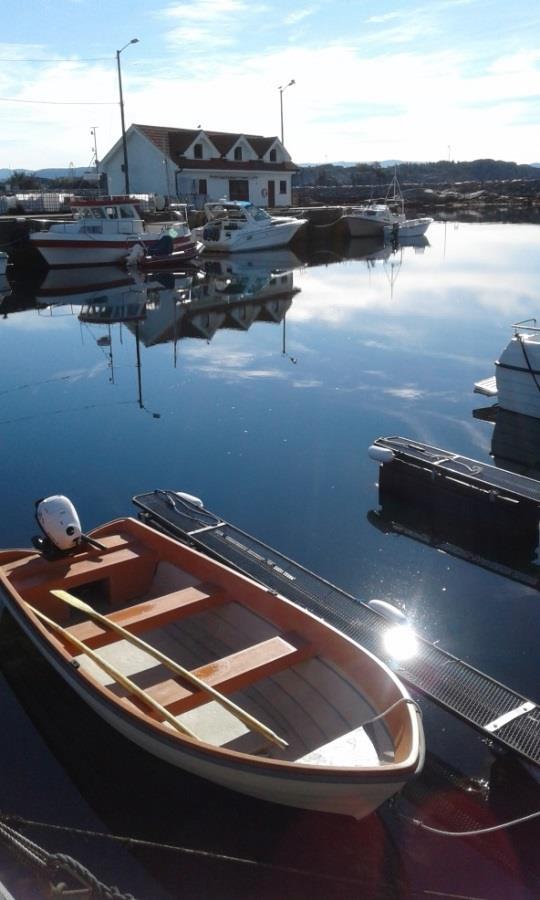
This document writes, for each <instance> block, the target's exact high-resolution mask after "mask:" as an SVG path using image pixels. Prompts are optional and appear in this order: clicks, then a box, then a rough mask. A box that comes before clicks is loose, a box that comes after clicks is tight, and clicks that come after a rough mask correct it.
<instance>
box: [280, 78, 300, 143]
mask: <svg viewBox="0 0 540 900" xmlns="http://www.w3.org/2000/svg"><path fill="white" fill-rule="evenodd" d="M291 84H296V81H295V80H294V78H291V80H290V81H289V83H288V84H285V85H282V86H281V87H278V91H279V109H280V113H281V143H282V144H283V91H286V90H287V88H288V87H290V86H291Z"/></svg>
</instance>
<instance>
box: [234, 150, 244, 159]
mask: <svg viewBox="0 0 540 900" xmlns="http://www.w3.org/2000/svg"><path fill="white" fill-rule="evenodd" d="M234 158H235V159H242V148H241V147H235V148H234Z"/></svg>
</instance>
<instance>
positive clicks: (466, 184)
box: [293, 178, 540, 210]
mask: <svg viewBox="0 0 540 900" xmlns="http://www.w3.org/2000/svg"><path fill="white" fill-rule="evenodd" d="M401 189H402V192H403V196H404V199H405V202H406V204H407V206H409V205H412V206H414V207H415V208H416V209H426V210H436V209H453V208H454V209H455V208H460V209H477V208H482V207H498V208H505V207H515V208H519V207H525V208H533V207H539V208H540V178H538V179H536V178H535V179H512V180H508V181H462V182H452V183H449V182H447V183H439V184H436V185H431V184H430V185H429V186H428V185H426V184H411V183H407V182H405V183H402V184H401ZM385 191H386V188H385V186H382V187H380V188H377V187H374V186H373V185H352V184H351V185H347V184H342V185H332V186H329V185H313V186H309V187H302V188H296V189H294V190H293V204H294V205H295V206H308V205H321V204H328V205H331V204H351V203H358V202H362V201H367V200H373V201H375V200H379V201H383V200H384V198H385Z"/></svg>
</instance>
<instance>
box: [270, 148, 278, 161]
mask: <svg viewBox="0 0 540 900" xmlns="http://www.w3.org/2000/svg"><path fill="white" fill-rule="evenodd" d="M276 160H277V153H276V149H275V147H274V149H273V150H270V162H276Z"/></svg>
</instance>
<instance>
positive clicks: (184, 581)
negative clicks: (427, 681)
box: [0, 497, 424, 818]
mask: <svg viewBox="0 0 540 900" xmlns="http://www.w3.org/2000/svg"><path fill="white" fill-rule="evenodd" d="M37 512H38V520H39V521H40V524H41V525H42V527H43V530H44V531H45V533H46V534H47V535H48V536H49V537H50V538H52V541H53V545H54V546H53V548H52V549H53V551H54V552H50V550H49V549H48V548H47V546H46V542H42V543H41V544H38V545H37V546H38V549H37V550H34V551H32V550H5V551H2V552H0V586H1V591H2V595H3V598H4V602H5V605H6V607H7V608H8V609H9V611H10V613H11V614H12V615H13V616H14V618H15V619H16V620H17V622H18V623H19V624H20V626H21V627H22V628H23V630H24V631H25V632H26V633H27V635H28V636H29V637H30V638H31V640H32V641H33V642H34V643H35V644H36V646H37V647H38V648H39V650H40V651H41V652H42V653H43V655H44V656H45V657H46V658H47V659H48V660H49V662H50V663H51V664H52V665H53V666H54V668H55V669H56V670H57V671H58V672H59V673H60V675H61V676H62V677H63V678H64V679H65V680H66V682H67V683H69V684H70V685H71V686H72V687H73V689H74V690H75V691H76V692H77V693H78V694H79V696H80V697H81V698H82V699H83V700H84V701H85V702H86V703H88V704H89V706H90V707H92V708H93V709H94V710H95V711H96V712H97V713H98V714H99V715H101V716H102V717H103V718H104V719H105V720H106V721H107V722H108V723H109V724H111V725H112V726H113V727H114V728H116V729H117V730H118V731H120V732H121V733H123V734H124V735H125V736H126V737H127V738H129V739H130V740H132V741H134V742H135V743H136V744H138V745H140V746H141V747H143V748H144V749H146V750H147V751H149V752H150V753H153V754H154V755H156V756H157V757H160V758H161V759H164V760H166V761H168V762H169V763H172V764H173V765H175V766H178V767H180V768H182V769H185V770H187V771H189V772H192V773H194V774H197V775H200V776H202V777H204V778H207V779H208V780H210V781H214V782H216V783H218V784H221V785H223V786H225V787H228V788H231V789H233V790H236V791H239V792H241V793H245V794H249V795H251V796H254V797H258V798H261V799H264V800H269V801H273V802H277V803H283V804H286V805H290V806H297V807H302V808H306V809H314V810H324V811H327V812H333V813H342V814H349V815H352V816H354V817H356V818H361V817H363V816H365V815H367V814H368V813H370V812H371V811H372V810H374V809H376V808H377V807H378V806H379V805H380V804H381V803H383V802H384V801H385V800H386V799H388V798H389V797H390V796H392V795H393V794H394V793H396V792H397V791H398V790H399V789H400V788H401V787H402V786H403V785H404V784H405V783H406V781H407V780H408V779H409V778H411V777H412V775H414V774H415V773H416V772H417V771H419V770H420V769H421V767H422V763H423V752H424V751H423V732H422V726H421V722H420V718H419V713H418V710H417V708H416V705H415V704H414V703H413V702H412V701H411V698H410V697H409V695H408V694H407V692H406V690H405V688H404V687H403V686H402V684H401V683H400V681H399V680H398V679H397V678H396V676H395V675H394V674H393V673H392V672H391V671H390V669H389V668H388V667H387V666H386V665H384V664H383V663H382V662H380V661H379V660H378V659H377V658H376V657H374V656H373V655H372V654H371V653H369V652H368V651H367V650H364V649H363V648H362V647H360V646H359V645H358V644H356V643H354V642H353V641H351V640H350V639H348V638H347V637H345V636H344V635H342V634H341V633H340V632H339V631H337V630H336V629H335V628H333V627H332V626H330V625H328V624H326V623H325V622H323V621H322V620H321V619H319V618H317V617H315V616H313V615H312V614H310V613H308V612H307V611H305V610H304V609H302V608H301V607H299V606H296V605H295V604H294V603H292V602H291V601H289V600H287V599H286V598H285V597H282V596H280V595H278V594H276V593H275V592H273V591H270V590H269V589H267V588H265V587H263V586H261V585H260V584H258V583H257V582H255V581H253V580H251V579H250V578H247V577H246V576H244V575H242V574H240V573H238V572H236V571H233V570H232V569H230V568H228V567H227V566H225V565H223V564H222V563H219V562H216V561H214V560H212V559H210V558H209V557H207V556H206V555H204V554H202V553H200V552H198V551H196V550H193V549H192V548H190V547H188V546H185V545H183V544H182V543H180V542H179V541H176V540H174V539H172V538H170V537H168V536H166V535H165V534H162V533H160V532H158V531H156V530H154V529H153V528H150V527H149V526H147V525H145V524H143V523H141V522H139V521H137V520H135V519H132V518H124V519H119V520H115V521H113V522H109V523H107V524H106V525H103V526H100V527H99V528H97V529H95V530H93V531H92V532H91V534H90V535H89V536H88V537H86V536H84V535H82V534H81V530H80V523H79V521H78V517H77V515H76V512H75V511H74V510H73V507H72V506H71V504H70V503H69V501H68V500H67V499H66V498H63V497H55V498H48V499H47V500H44V501H41V502H40V503H39V504H38V509H37Z"/></svg>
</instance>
